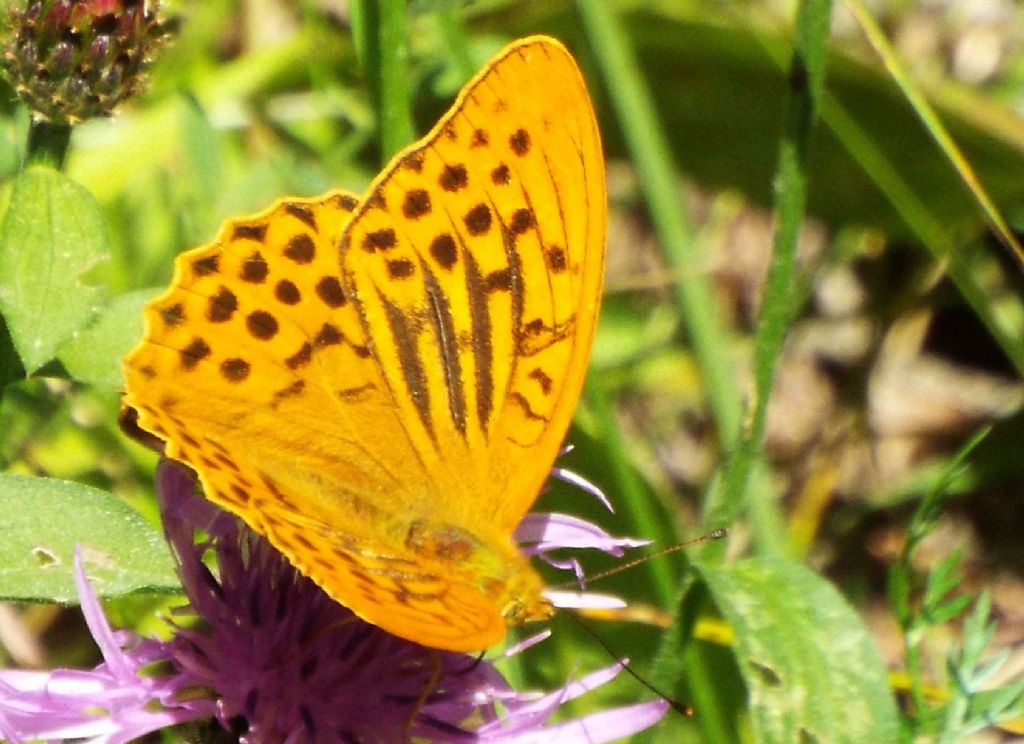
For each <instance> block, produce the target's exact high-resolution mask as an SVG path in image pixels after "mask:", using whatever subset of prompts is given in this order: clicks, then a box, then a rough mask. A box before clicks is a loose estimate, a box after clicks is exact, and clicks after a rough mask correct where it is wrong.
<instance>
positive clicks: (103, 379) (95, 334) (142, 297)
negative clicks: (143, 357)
mask: <svg viewBox="0 0 1024 744" xmlns="http://www.w3.org/2000/svg"><path fill="white" fill-rule="evenodd" d="M156 294H157V290H153V289H142V290H138V291H136V292H129V293H128V294H124V295H121V296H120V297H118V298H116V299H114V300H113V301H112V302H110V304H108V305H107V306H106V307H105V308H103V310H101V311H100V312H99V314H98V315H96V317H95V318H94V319H93V322H92V323H90V324H89V326H88V327H87V328H83V329H82V330H80V331H78V332H77V333H75V335H74V337H73V338H71V339H70V340H69V341H68V342H67V343H65V344H64V345H63V346H62V347H61V348H60V350H59V351H58V356H59V357H60V360H61V362H62V363H63V364H64V368H65V369H66V370H67V371H68V374H70V375H71V377H72V378H73V379H75V380H78V381H79V382H86V383H89V384H90V385H98V386H103V387H111V388H120V387H122V380H121V359H123V358H124V355H125V354H127V353H128V352H129V351H130V350H131V349H132V347H133V346H135V344H137V343H138V342H139V339H140V338H142V306H143V304H145V303H146V302H147V301H148V300H151V299H152V298H153V297H154V296H156Z"/></svg>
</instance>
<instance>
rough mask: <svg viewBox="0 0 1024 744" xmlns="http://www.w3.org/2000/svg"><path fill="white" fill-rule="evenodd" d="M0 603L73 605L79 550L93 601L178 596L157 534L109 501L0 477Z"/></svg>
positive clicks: (79, 490)
mask: <svg viewBox="0 0 1024 744" xmlns="http://www.w3.org/2000/svg"><path fill="white" fill-rule="evenodd" d="M0 513H2V514H3V515H4V519H3V539H2V540H0V598H2V599H5V600H18V601H42V602H75V601H76V600H77V596H78V595H77V593H76V592H75V583H74V573H73V566H74V564H73V558H74V547H75V545H79V546H80V547H81V551H82V558H83V560H84V562H85V570H86V574H87V575H88V576H89V581H90V583H91V584H92V587H93V589H94V590H95V591H96V593H97V594H100V595H101V596H105V597H112V596H122V595H125V594H131V593H133V592H142V591H147V592H153V591H159V592H179V591H181V584H180V582H179V581H178V578H177V576H176V574H175V572H174V563H173V561H172V559H171V555H170V551H169V549H168V547H167V543H166V542H165V541H164V539H163V536H162V535H161V534H160V531H159V530H157V529H156V528H155V527H153V525H151V524H150V523H149V522H147V521H146V520H145V519H143V518H142V517H141V516H140V515H139V514H138V512H136V511H134V510H133V509H132V508H131V507H129V506H128V505H127V504H125V503H124V502H123V501H121V500H120V499H118V498H116V497H114V496H113V495H111V494H109V493H107V492H105V491H100V490H98V489H95V488H90V487H89V486H85V485H82V484H81V483H74V482H71V481H63V480H57V479H54V478H38V477H34V476H28V475H10V474H3V475H0Z"/></svg>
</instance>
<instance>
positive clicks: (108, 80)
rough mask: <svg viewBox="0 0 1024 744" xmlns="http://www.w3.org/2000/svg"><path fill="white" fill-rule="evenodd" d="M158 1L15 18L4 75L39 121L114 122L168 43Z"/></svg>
mask: <svg viewBox="0 0 1024 744" xmlns="http://www.w3.org/2000/svg"><path fill="white" fill-rule="evenodd" d="M158 6H159V0H149V1H148V2H147V1H146V0H30V1H29V2H22V3H16V4H14V5H12V6H11V8H10V9H9V12H8V26H9V28H8V37H7V39H6V41H5V43H4V46H3V60H2V64H3V69H4V71H5V73H6V74H7V77H8V79H9V80H10V81H11V83H12V84H13V85H14V88H15V90H17V92H18V95H19V96H21V98H22V100H24V101H25V102H26V103H27V104H28V105H29V107H30V108H31V109H32V112H33V115H34V116H35V118H36V119H39V120H48V121H53V122H63V123H73V122H76V121H80V120H82V119H88V118H92V117H96V116H107V115H109V114H110V113H111V112H112V111H113V109H114V107H115V106H117V104H119V103H120V102H121V101H123V100H125V99H126V98H129V97H130V96H132V95H134V94H135V93H137V92H138V91H139V90H140V89H141V88H142V86H143V82H144V73H145V71H146V69H147V68H148V67H149V65H150V63H151V61H152V57H153V53H154V52H155V51H156V50H157V49H158V48H159V46H160V45H161V43H162V42H163V41H164V40H165V39H166V38H167V36H168V33H169V31H168V29H169V27H168V25H167V24H166V23H165V22H164V21H163V20H161V19H160V17H159V7H158Z"/></svg>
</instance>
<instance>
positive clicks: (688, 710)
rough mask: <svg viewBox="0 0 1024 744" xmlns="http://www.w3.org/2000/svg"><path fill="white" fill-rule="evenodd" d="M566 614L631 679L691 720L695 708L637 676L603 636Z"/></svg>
mask: <svg viewBox="0 0 1024 744" xmlns="http://www.w3.org/2000/svg"><path fill="white" fill-rule="evenodd" d="M566 614H567V615H568V616H569V617H571V618H572V619H573V620H575V621H576V624H577V625H579V627H580V628H582V629H583V632H584V633H586V634H587V635H588V636H590V638H591V639H592V640H593V641H594V642H595V643H597V645H598V646H600V647H601V648H603V649H604V650H605V653H607V654H608V655H609V656H611V657H612V658H613V659H615V660H616V663H618V665H619V666H620V667H622V669H623V670H625V672H626V673H627V674H629V676H630V677H632V678H633V679H635V680H636V681H637V682H639V683H640V684H641V685H642V686H643V687H644V688H646V689H647V690H650V691H651V692H653V693H654V694H655V695H657V696H658V697H659V698H661V699H662V700H664V701H665V702H666V703H668V704H669V705H670V706H671V707H672V710H674V711H675V712H676V713H678V714H680V715H682V716H686V717H687V718H689V717H690V716H692V715H693V706H691V705H688V704H687V703H684V702H681V701H679V700H676V699H675V698H672V697H669V696H668V695H666V694H665V693H663V692H662V691H661V690H659V689H658V688H657V687H655V686H654V685H652V684H651V683H650V682H648V681H647V680H646V679H644V678H643V677H641V676H640V675H639V674H637V673H636V672H635V671H634V670H633V666H632V665H631V664H630V663H629V662H628V661H625V660H623V658H622V656H621V655H620V654H617V653H615V650H614V649H612V647H611V646H609V645H608V644H607V643H605V641H604V639H602V638H601V636H599V635H598V634H597V633H595V632H594V631H593V630H591V628H590V626H589V625H587V624H586V623H585V622H583V619H582V618H580V617H578V616H577V615H575V614H574V613H572V612H567V613H566Z"/></svg>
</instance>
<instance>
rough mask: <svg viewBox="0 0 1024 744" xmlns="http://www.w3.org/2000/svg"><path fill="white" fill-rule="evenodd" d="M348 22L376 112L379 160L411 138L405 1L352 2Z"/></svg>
mask: <svg viewBox="0 0 1024 744" xmlns="http://www.w3.org/2000/svg"><path fill="white" fill-rule="evenodd" d="M351 7H352V25H353V28H354V30H355V38H356V49H357V51H358V53H359V58H360V61H361V62H362V65H363V70H365V72H366V80H367V83H368V84H369V86H370V95H371V98H372V99H373V104H374V109H375V110H376V112H377V117H378V125H379V129H380V148H381V155H382V160H383V161H387V160H388V159H389V158H390V157H391V156H392V155H394V154H395V153H396V152H398V151H399V150H401V149H402V148H403V147H405V146H406V145H408V144H409V143H410V142H412V140H413V139H414V137H415V128H414V127H413V123H412V111H411V108H410V104H409V69H408V64H407V63H408V59H407V57H408V47H407V41H408V27H409V18H408V10H407V8H406V4H405V3H382V2H378V0H360V1H359V2H355V3H352V6H351Z"/></svg>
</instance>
